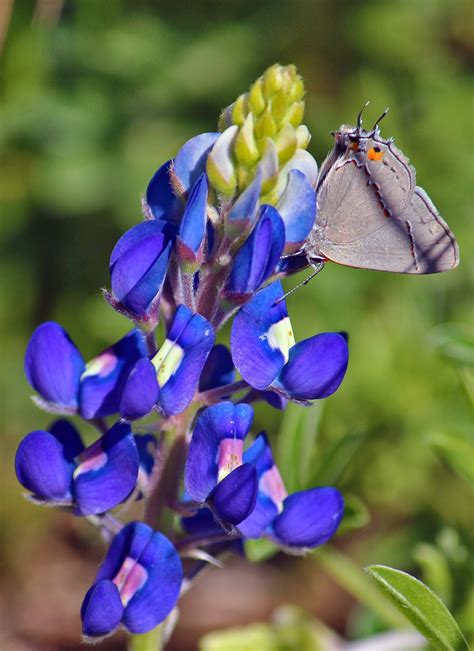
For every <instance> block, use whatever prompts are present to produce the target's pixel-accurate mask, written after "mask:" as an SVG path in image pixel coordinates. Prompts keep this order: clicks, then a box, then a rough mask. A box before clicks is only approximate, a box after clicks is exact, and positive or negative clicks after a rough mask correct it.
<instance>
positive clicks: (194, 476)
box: [184, 402, 253, 502]
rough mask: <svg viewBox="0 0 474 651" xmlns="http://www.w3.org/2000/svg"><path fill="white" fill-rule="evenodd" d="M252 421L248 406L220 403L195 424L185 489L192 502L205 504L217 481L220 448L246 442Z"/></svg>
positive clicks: (205, 411)
mask: <svg viewBox="0 0 474 651" xmlns="http://www.w3.org/2000/svg"><path fill="white" fill-rule="evenodd" d="M252 420H253V409H252V407H250V406H249V405H246V404H240V405H234V404H233V403H232V402H221V403H219V404H217V405H213V406H212V407H208V408H207V409H205V410H204V411H203V412H202V414H201V415H200V416H199V418H198V419H197V421H196V425H195V427H194V431H193V436H192V438H191V443H190V445H189V452H188V459H187V462H186V468H185V473H184V486H185V489H186V491H187V492H188V493H189V495H190V496H191V498H192V499H193V500H196V501H197V502H204V501H205V500H206V498H207V496H208V495H209V493H210V492H211V491H212V489H213V488H214V486H215V485H216V484H217V480H218V472H219V468H218V452H219V445H220V443H221V441H223V440H224V439H227V440H234V439H240V440H243V439H244V438H245V437H246V435H247V433H248V431H249V429H250V427H251V425H252Z"/></svg>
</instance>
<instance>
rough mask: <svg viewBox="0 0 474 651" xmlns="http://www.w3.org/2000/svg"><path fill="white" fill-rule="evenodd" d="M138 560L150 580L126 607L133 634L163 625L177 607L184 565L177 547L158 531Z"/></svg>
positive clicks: (130, 629)
mask: <svg viewBox="0 0 474 651" xmlns="http://www.w3.org/2000/svg"><path fill="white" fill-rule="evenodd" d="M138 560H139V562H140V564H141V565H142V566H143V567H144V568H145V569H146V570H147V572H148V579H147V581H146V583H145V585H144V586H143V588H142V589H141V590H139V591H138V592H137V593H136V595H135V596H134V597H133V598H132V599H131V601H130V603H129V604H128V606H127V607H126V609H125V615H124V618H123V624H124V625H125V627H126V628H127V629H128V630H129V631H130V632H131V633H146V632H148V631H151V630H152V629H153V628H155V626H158V624H161V622H162V621H164V620H165V619H166V618H167V617H168V615H169V614H170V612H171V611H172V610H173V608H174V607H175V606H176V602H177V601H178V597H179V594H180V590H181V582H182V580H183V568H182V565H181V560H180V558H179V556H178V553H177V551H176V549H175V548H174V546H173V545H172V544H171V542H170V541H169V540H168V538H166V537H165V536H163V534H161V533H159V532H154V533H153V536H152V538H151V540H150V542H149V543H148V545H147V546H146V548H145V549H144V550H143V552H142V554H141V556H140V558H139V559H138Z"/></svg>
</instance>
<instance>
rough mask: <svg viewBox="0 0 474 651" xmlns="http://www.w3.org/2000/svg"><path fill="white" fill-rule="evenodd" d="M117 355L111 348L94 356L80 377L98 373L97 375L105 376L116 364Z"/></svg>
mask: <svg viewBox="0 0 474 651" xmlns="http://www.w3.org/2000/svg"><path fill="white" fill-rule="evenodd" d="M117 362H118V359H117V356H116V355H115V354H114V353H113V352H112V350H111V349H109V350H106V351H105V352H104V353H102V355H98V356H97V357H94V359H92V360H91V361H90V362H89V363H88V364H87V366H86V370H85V371H84V373H83V376H82V377H87V376H89V375H98V376H99V377H107V375H109V374H110V373H112V371H113V370H114V368H115V367H116V366H117Z"/></svg>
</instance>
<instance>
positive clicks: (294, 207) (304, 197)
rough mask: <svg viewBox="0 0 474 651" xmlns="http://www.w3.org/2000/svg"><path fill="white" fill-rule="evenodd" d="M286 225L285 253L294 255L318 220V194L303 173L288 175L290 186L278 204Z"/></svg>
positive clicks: (292, 172) (292, 171)
mask: <svg viewBox="0 0 474 651" xmlns="http://www.w3.org/2000/svg"><path fill="white" fill-rule="evenodd" d="M277 209H278V212H279V213H280V215H281V217H282V219H283V222H284V224H285V234H286V235H285V240H286V244H285V253H286V254H289V253H294V252H295V251H298V249H299V248H300V247H301V246H302V244H303V243H304V242H305V240H306V238H307V237H308V235H309V233H310V231H311V229H312V228H313V224H314V220H315V218H316V193H315V191H314V190H313V187H312V185H311V183H310V182H309V181H308V179H307V178H306V176H305V175H304V174H303V172H300V171H299V170H297V169H294V170H291V172H290V173H289V174H288V185H287V186H286V190H285V191H284V192H283V195H282V196H281V198H280V200H279V202H278V204H277Z"/></svg>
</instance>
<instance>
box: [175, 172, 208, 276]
mask: <svg viewBox="0 0 474 651" xmlns="http://www.w3.org/2000/svg"><path fill="white" fill-rule="evenodd" d="M208 191H209V188H208V184H207V177H206V175H205V174H202V175H201V176H200V177H199V179H198V180H197V181H196V183H195V184H194V186H193V189H192V190H191V194H190V195H189V199H188V201H187V202H186V207H185V209H184V214H183V216H182V218H181V223H180V227H179V233H178V238H177V241H176V253H177V256H178V260H179V261H180V262H181V263H182V264H183V265H184V267H185V268H189V270H190V271H193V270H195V269H196V268H197V267H199V266H200V265H201V264H202V260H203V254H204V240H205V236H206V223H207V195H208Z"/></svg>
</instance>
